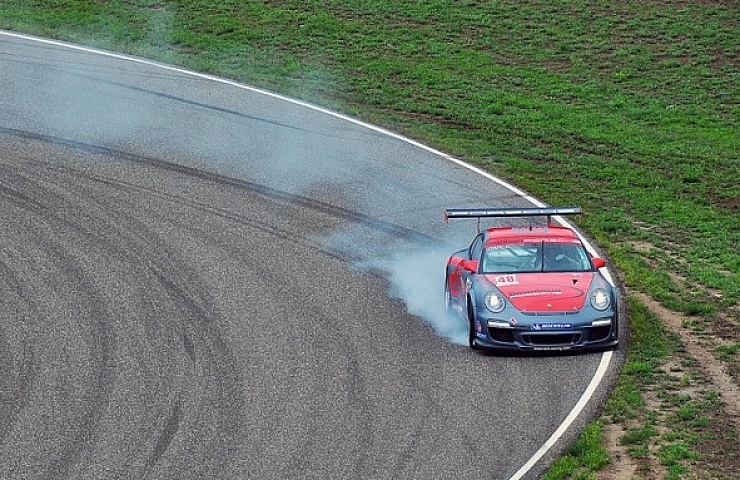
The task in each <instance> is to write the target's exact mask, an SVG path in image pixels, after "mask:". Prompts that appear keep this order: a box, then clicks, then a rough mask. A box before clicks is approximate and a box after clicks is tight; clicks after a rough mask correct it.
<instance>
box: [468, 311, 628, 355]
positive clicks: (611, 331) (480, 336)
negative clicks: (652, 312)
mask: <svg viewBox="0 0 740 480" xmlns="http://www.w3.org/2000/svg"><path fill="white" fill-rule="evenodd" d="M563 323H566V322H563ZM533 324H534V323H532V324H528V325H522V326H504V322H500V321H496V320H494V319H490V320H489V319H486V320H484V321H482V322H476V336H475V346H476V347H478V348H484V349H489V350H500V351H521V352H535V351H555V352H557V351H571V350H578V351H583V350H606V349H610V348H615V347H617V346H618V345H619V339H618V322H617V320H616V317H615V318H612V319H611V321H610V323H609V324H608V325H603V324H598V323H597V324H596V325H592V324H591V322H589V323H588V324H586V325H571V324H568V327H567V328H552V329H547V330H542V329H541V328H540V329H535V328H533V326H532V325H533ZM545 325H552V323H545Z"/></svg>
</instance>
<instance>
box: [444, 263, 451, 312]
mask: <svg viewBox="0 0 740 480" xmlns="http://www.w3.org/2000/svg"><path fill="white" fill-rule="evenodd" d="M445 312H447V314H448V315H449V314H450V313H452V294H451V293H450V279H449V278H448V277H447V274H446V273H445Z"/></svg>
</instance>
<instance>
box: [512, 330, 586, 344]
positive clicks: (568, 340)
mask: <svg viewBox="0 0 740 480" xmlns="http://www.w3.org/2000/svg"><path fill="white" fill-rule="evenodd" d="M580 339H581V334H580V333H556V334H551V335H545V334H532V333H529V334H524V335H522V340H523V341H524V342H525V343H528V344H530V345H573V344H574V343H578V341H579V340H580Z"/></svg>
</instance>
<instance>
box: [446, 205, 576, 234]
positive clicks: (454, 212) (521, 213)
mask: <svg viewBox="0 0 740 480" xmlns="http://www.w3.org/2000/svg"><path fill="white" fill-rule="evenodd" d="M581 213H583V211H582V210H581V207H557V208H472V209H469V208H447V209H445V222H447V221H448V220H449V219H450V218H477V219H478V224H479V226H480V219H481V218H483V217H547V224H548V225H550V222H551V220H550V217H552V216H553V215H578V214H581ZM479 229H480V227H479Z"/></svg>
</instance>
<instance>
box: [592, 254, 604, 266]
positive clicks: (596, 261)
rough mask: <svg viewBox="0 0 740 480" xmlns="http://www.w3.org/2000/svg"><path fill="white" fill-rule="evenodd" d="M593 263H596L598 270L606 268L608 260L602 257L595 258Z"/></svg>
mask: <svg viewBox="0 0 740 480" xmlns="http://www.w3.org/2000/svg"><path fill="white" fill-rule="evenodd" d="M591 261H592V262H593V263H594V267H596V269H599V268H604V267H606V260H604V259H603V258H601V257H594V258H592V259H591Z"/></svg>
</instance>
